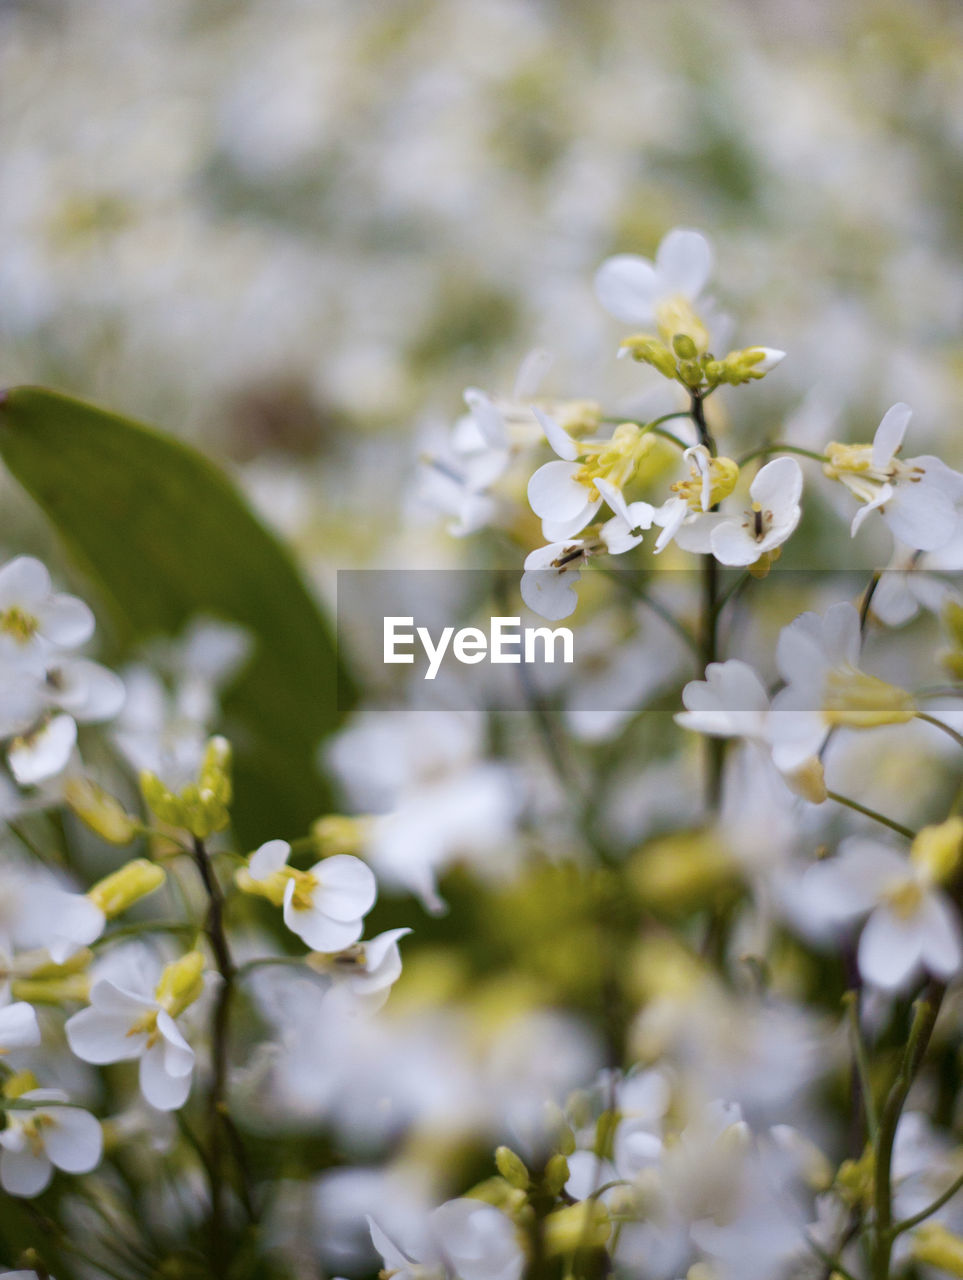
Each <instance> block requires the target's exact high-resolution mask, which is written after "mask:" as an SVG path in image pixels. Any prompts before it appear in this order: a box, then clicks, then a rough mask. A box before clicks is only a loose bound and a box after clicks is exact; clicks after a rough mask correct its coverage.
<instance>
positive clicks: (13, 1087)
mask: <svg viewBox="0 0 963 1280" xmlns="http://www.w3.org/2000/svg"><path fill="white" fill-rule="evenodd" d="M36 1088H37V1077H36V1076H35V1075H34V1073H33V1072H32V1071H17V1072H15V1074H14V1075H12V1076H10V1077H8V1079H6V1080H5V1081H4V1082H3V1096H4V1097H5V1098H9V1099H10V1101H11V1102H12V1101H13V1100H14V1099H15V1098H22V1097H23V1095H24V1094H25V1093H29V1092H30V1090H31V1089H36Z"/></svg>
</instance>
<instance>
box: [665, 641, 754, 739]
mask: <svg viewBox="0 0 963 1280" xmlns="http://www.w3.org/2000/svg"><path fill="white" fill-rule="evenodd" d="M682 702H683V705H684V706H685V708H686V709H685V711H680V712H679V713H678V714H677V715H676V717H675V719H676V723H677V724H680V725H682V727H683V728H684V729H692V730H694V731H695V732H696V733H707V734H710V735H711V736H712V737H716V738H748V739H750V740H752V741H756V742H761V743H765V744H767V745H768V742H769V695H768V693H767V692H766V690H765V687H764V686H763V683H762V681H761V680H760V679H759V677H758V675H757V674H756V673H755V671H753V669H752V667H750V666H749V665H748V663H745V662H741V661H740V660H739V659H738V658H730V659H729V660H728V661H727V662H710V663H709V665H708V666H707V667H706V678H705V680H690V681H689V683H688V684H687V685H686V686H685V688H684V689H683V690H682Z"/></svg>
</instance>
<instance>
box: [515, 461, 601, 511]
mask: <svg viewBox="0 0 963 1280" xmlns="http://www.w3.org/2000/svg"><path fill="white" fill-rule="evenodd" d="M578 470H579V468H578V464H577V463H575V462H561V461H558V460H556V461H555V462H546V463H545V464H544V466H541V467H539V469H538V470H537V471H536V472H535V474H534V475H533V476H532V478H531V479H530V480H529V482H528V501H529V503H530V504H531V507H532V510H533V511H534V512H535V514H536V515H539V516H541V517H542V518H543V519H546V520H575V519H576V518H577V517H579V516H580V515H581V514H582V513H583V512H585V511H586V510H587V509H588V507H589V505H590V504H591V501H592V497H591V493H590V492H589V490H588V489H587V488H586V487H585V485H584V484H580V483H579V482H578V480H576V479H575V476H576V474H577V472H578ZM588 519H589V517H588V516H587V515H586V517H585V521H583V523H587V521H588Z"/></svg>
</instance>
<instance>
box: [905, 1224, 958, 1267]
mask: <svg viewBox="0 0 963 1280" xmlns="http://www.w3.org/2000/svg"><path fill="white" fill-rule="evenodd" d="M913 1257H914V1258H915V1259H916V1261H917V1262H922V1263H925V1264H927V1265H928V1266H931V1267H939V1269H940V1270H941V1271H945V1272H946V1273H947V1274H948V1275H951V1276H963V1238H961V1237H960V1236H958V1235H955V1234H954V1233H953V1232H952V1231H949V1230H947V1228H946V1227H944V1226H943V1224H942V1223H941V1222H926V1223H924V1224H923V1226H921V1227H918V1228H917V1230H916V1231H915V1232H914V1233H913Z"/></svg>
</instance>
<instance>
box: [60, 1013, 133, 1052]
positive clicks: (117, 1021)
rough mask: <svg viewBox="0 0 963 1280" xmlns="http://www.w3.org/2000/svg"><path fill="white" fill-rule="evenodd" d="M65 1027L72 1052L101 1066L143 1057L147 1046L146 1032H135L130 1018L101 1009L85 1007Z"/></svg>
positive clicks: (69, 1019) (68, 1020)
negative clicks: (133, 1032)
mask: <svg viewBox="0 0 963 1280" xmlns="http://www.w3.org/2000/svg"><path fill="white" fill-rule="evenodd" d="M64 1030H65V1031H66V1033H67V1043H68V1044H69V1045H70V1048H71V1051H72V1052H73V1053H74V1054H76V1056H77V1057H78V1058H80V1059H81V1061H83V1062H92V1063H94V1064H95V1065H97V1066H102V1065H104V1064H106V1063H108V1062H125V1061H129V1060H130V1059H132V1058H139V1057H140V1055H141V1054H142V1053H143V1052H144V1049H145V1047H146V1045H147V1034H146V1032H137V1033H136V1034H131V1020H130V1018H129V1017H127V1016H126V1015H125V1014H121V1013H104V1012H102V1011H101V1010H100V1009H81V1011H80V1012H79V1013H75V1014H74V1015H73V1017H72V1018H68V1019H67V1023H66V1026H65V1027H64Z"/></svg>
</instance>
